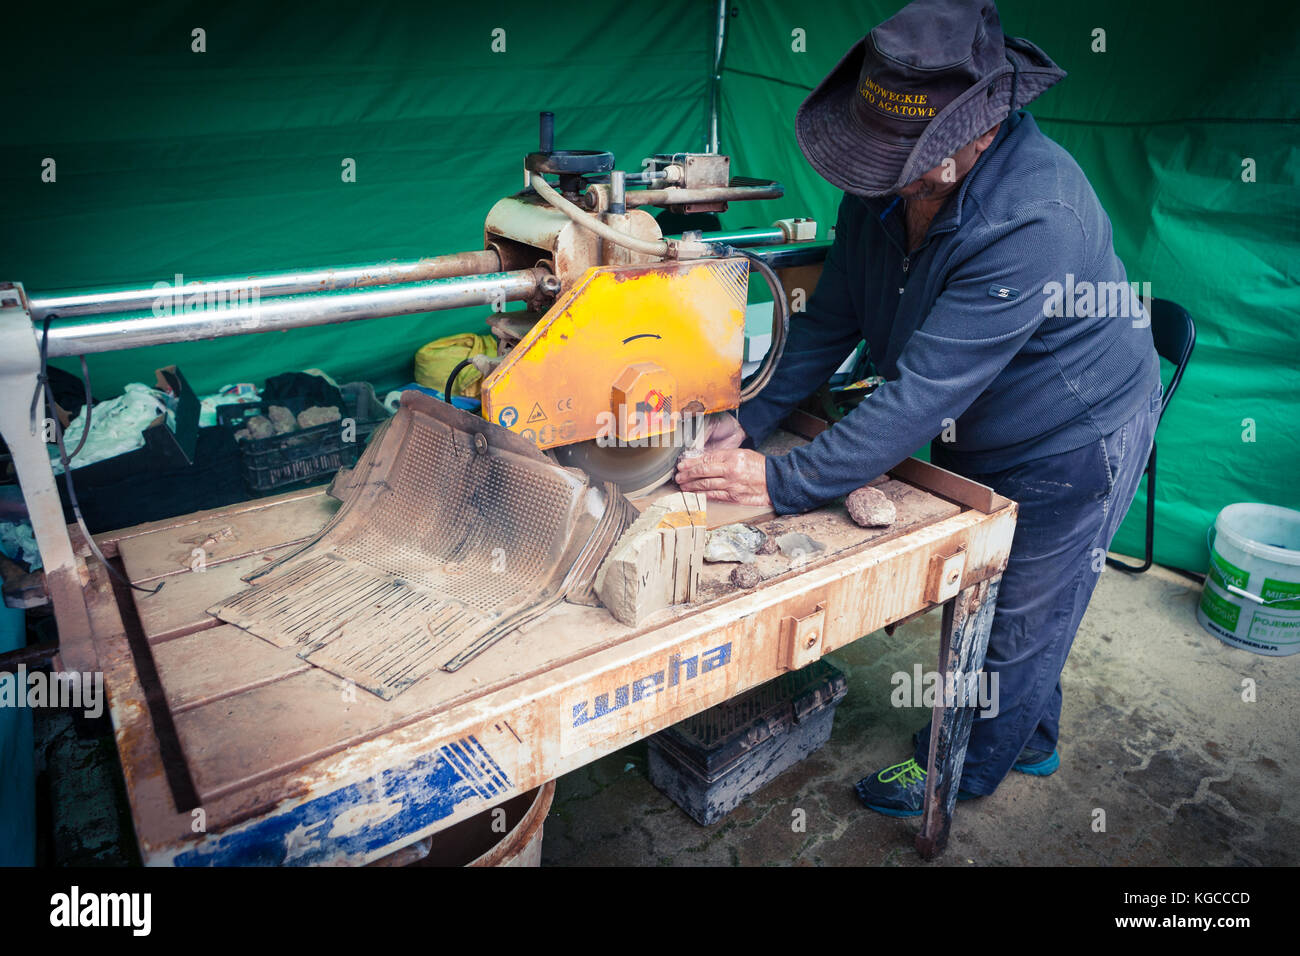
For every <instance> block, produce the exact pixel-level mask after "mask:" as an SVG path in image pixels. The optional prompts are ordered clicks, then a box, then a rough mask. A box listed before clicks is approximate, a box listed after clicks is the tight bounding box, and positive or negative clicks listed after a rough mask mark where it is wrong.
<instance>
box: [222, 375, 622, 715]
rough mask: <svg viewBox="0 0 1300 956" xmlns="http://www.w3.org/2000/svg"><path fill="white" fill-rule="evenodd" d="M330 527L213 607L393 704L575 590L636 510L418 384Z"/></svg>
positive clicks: (361, 466)
mask: <svg viewBox="0 0 1300 956" xmlns="http://www.w3.org/2000/svg"><path fill="white" fill-rule="evenodd" d="M334 493H335V494H337V495H338V497H340V498H341V500H342V501H343V504H342V507H341V508H340V509H339V511H338V512H337V513H336V514H335V516H334V518H333V519H332V520H331V521H330V522H329V523H328V524H327V525H326V527H325V528H324V529H323V530H322V531H321V533H320V534H319V535H318V536H317V537H315V538H314V539H312V540H311V541H309V542H308V543H307V544H306V545H304V546H303V547H302V548H300V549H298V550H297V551H295V552H294V553H292V554H290V555H288V556H287V557H285V558H283V559H281V560H280V561H278V562H276V563H275V564H274V565H272V566H270V567H269V568H267V569H264V570H263V571H262V572H260V573H259V574H258V575H257V576H256V579H255V583H254V585H253V587H251V588H249V589H246V590H244V591H241V592H239V593H238V594H235V595H232V596H231V597H229V598H227V599H225V600H224V601H221V602H219V603H218V604H217V605H215V606H213V607H212V608H209V613H211V614H214V615H216V616H217V617H219V618H220V619H221V620H223V621H227V622H229V623H231V624H236V625H238V626H239V627H242V628H245V629H246V630H248V631H251V632H252V633H253V634H256V635H257V636H259V637H261V638H264V639H265V640H268V641H270V642H271V643H273V644H276V645H279V646H282V647H298V648H300V649H299V651H298V656H300V657H302V658H303V659H304V660H307V661H309V662H310V663H312V664H315V665H317V666H319V667H322V668H324V669H325V670H328V671H331V672H332V673H335V674H338V675H339V676H341V677H344V678H346V679H348V680H351V681H354V682H355V683H356V684H358V685H359V686H361V687H364V688H366V689H367V690H370V691H372V692H373V693H375V694H377V695H379V696H380V697H383V698H385V699H391V698H392V697H393V696H395V695H396V694H399V693H401V692H402V691H403V690H405V689H406V688H408V687H410V686H411V685H412V684H414V683H415V682H416V681H418V680H420V679H421V678H422V677H424V676H426V675H427V674H429V673H431V672H432V671H435V670H437V669H438V668H442V669H446V670H455V669H457V668H459V667H460V666H462V665H463V664H465V662H467V661H469V660H471V659H472V658H473V657H474V656H476V655H477V654H479V653H482V651H483V650H485V649H486V648H487V647H489V646H491V644H492V643H493V642H495V641H497V640H500V639H501V638H502V637H503V636H504V635H506V634H507V633H509V632H510V631H512V630H513V629H515V628H516V627H518V626H519V625H520V624H522V623H524V622H525V621H527V620H529V619H531V618H533V617H535V616H536V615H538V614H540V613H542V612H543V611H544V610H546V609H547V608H549V607H551V606H553V605H554V604H556V603H558V602H559V601H561V600H563V599H564V598H565V597H570V596H571V597H573V598H574V599H575V600H580V601H583V603H587V602H588V601H589V600H590V584H591V577H592V572H594V569H595V567H596V566H597V565H598V564H599V562H600V560H601V559H602V558H603V557H604V555H605V553H606V552H607V551H608V550H609V547H610V545H611V544H612V543H613V542H614V541H615V540H616V539H617V538H618V536H619V534H621V533H622V531H623V528H624V527H625V526H626V524H627V522H628V517H629V515H630V514H633V513H634V512H633V510H632V507H631V505H630V504H629V503H628V502H627V501H626V499H624V498H623V497H622V495H620V494H619V493H618V491H617V489H616V488H615V487H614V486H613V485H609V484H606V485H604V486H603V487H593V486H592V484H591V482H590V480H589V479H588V478H587V477H586V475H584V474H583V473H582V472H580V471H577V470H575V469H569V468H561V467H559V466H558V465H556V464H555V463H554V462H552V461H551V460H550V459H549V458H547V457H546V456H545V455H543V454H542V453H541V452H540V451H538V450H537V448H536V447H535V446H534V445H533V444H532V443H530V442H526V441H524V440H523V439H521V438H519V437H518V436H517V435H515V434H514V433H513V432H510V431H508V430H507V429H504V428H501V427H500V426H497V425H493V424H491V423H490V422H487V421H484V420H483V419H481V418H478V417H477V416H474V415H470V414H468V413H465V412H462V411H460V410H459V409H456V408H453V407H452V406H450V405H448V404H446V403H445V402H440V401H438V400H436V399H434V398H431V397H429V396H427V395H423V394H421V393H419V392H415V391H408V392H406V393H405V394H404V395H403V398H402V407H401V408H400V409H399V411H398V412H397V414H396V415H395V416H394V417H393V418H392V419H391V420H390V421H389V422H388V423H386V425H385V426H384V427H383V431H382V432H380V433H377V434H376V435H375V436H374V437H373V438H372V439H371V443H370V446H369V447H368V448H367V449H366V453H365V455H363V456H362V459H361V461H360V462H358V464H357V467H356V469H355V470H354V471H353V472H352V473H350V474H349V475H347V476H346V477H345V478H344V479H343V480H341V481H339V482H337V483H336V487H335V489H334Z"/></svg>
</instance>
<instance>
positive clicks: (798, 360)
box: [739, 199, 862, 446]
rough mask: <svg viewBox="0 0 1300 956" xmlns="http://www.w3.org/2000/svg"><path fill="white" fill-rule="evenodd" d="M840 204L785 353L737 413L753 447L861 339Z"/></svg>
mask: <svg viewBox="0 0 1300 956" xmlns="http://www.w3.org/2000/svg"><path fill="white" fill-rule="evenodd" d="M846 204H847V199H846V200H845V201H842V202H841V203H840V211H839V217H838V220H837V223H836V227H835V241H834V242H832V243H831V247H830V250H829V251H828V252H827V254H826V262H825V264H824V265H823V267H822V274H821V278H820V279H819V280H818V282H817V289H816V290H815V291H814V292H813V294H812V295H811V296H810V297H809V298H808V301H807V308H806V309H805V310H804V311H802V312H795V313H792V314H791V316H790V324H789V327H788V332H787V335H786V342H785V351H784V353H782V355H781V360H780V362H778V363H777V367H776V371H775V372H774V373H773V375H772V379H771V381H769V382H768V383H767V386H766V387H765V388H764V389H763V390H762V391H761V392H759V393H758V395H757V396H755V397H754V398H752V399H750V400H749V401H748V402H746V403H745V404H744V405H743V406H742V407H741V409H740V413H739V418H740V424H741V426H742V427H743V428H744V429H745V434H746V435H748V436H749V442H750V443H752V445H753V446H757V445H759V444H760V443H761V442H762V441H763V439H765V438H767V436H768V435H770V434H771V433H772V432H773V430H775V428H776V426H777V425H778V424H779V423H780V421H781V419H783V418H785V416H786V415H787V414H789V412H790V410H791V409H792V408H794V407H795V406H796V405H798V404H799V403H800V402H802V401H803V400H804V399H805V398H807V397H808V396H809V395H811V394H812V393H813V392H814V391H815V390H816V389H817V388H819V387H820V386H821V384H822V383H823V382H825V381H826V380H827V379H828V378H829V377H830V375H831V373H832V372H834V371H835V369H837V368H838V367H839V366H840V364H841V363H842V362H843V361H844V359H845V358H847V357H848V354H849V352H850V351H852V350H853V348H854V346H856V345H857V344H858V342H859V341H860V340H861V338H862V327H861V321H860V318H859V316H858V315H857V312H856V310H855V309H854V307H853V299H852V296H851V294H850V286H849V283H850V282H851V281H855V280H856V281H861V277H860V276H856V277H851V276H850V274H849V272H848V271H847V270H846V269H845V257H846V253H845V249H846V245H847V243H848V241H849V239H850V238H851V236H850V234H849V232H848V231H847V230H849V229H851V228H852V227H851V225H850V224H849V223H847V222H846V218H847V217H846V215H845V207H846Z"/></svg>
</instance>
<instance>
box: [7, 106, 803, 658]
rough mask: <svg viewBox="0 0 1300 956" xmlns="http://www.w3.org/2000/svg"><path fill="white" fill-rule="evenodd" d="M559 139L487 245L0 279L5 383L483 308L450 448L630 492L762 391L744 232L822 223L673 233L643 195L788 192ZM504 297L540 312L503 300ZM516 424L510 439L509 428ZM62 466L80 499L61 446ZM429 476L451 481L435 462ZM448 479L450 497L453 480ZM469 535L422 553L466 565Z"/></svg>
mask: <svg viewBox="0 0 1300 956" xmlns="http://www.w3.org/2000/svg"><path fill="white" fill-rule="evenodd" d="M553 140H554V117H553V115H552V114H550V113H543V114H541V118H540V143H539V148H538V150H537V151H535V152H533V153H530V154H528V155H527V157H526V159H525V177H526V178H525V181H526V183H527V187H526V188H525V189H524V190H523V191H522V192H520V193H518V194H515V195H513V196H509V197H507V198H504V199H501V200H500V201H498V202H497V203H496V204H495V205H494V206H493V207H492V209H491V210H490V212H489V213H488V215H487V218H486V220H485V225H484V241H483V248H482V249H481V250H479V251H475V252H464V253H457V254H452V255H444V256H436V257H431V258H425V259H419V260H412V261H396V262H384V263H377V264H375V263H371V264H364V265H354V266H342V267H334V268H325V269H310V270H297V271H290V272H280V273H269V274H263V275H245V276H227V277H220V278H214V279H208V280H196V281H190V282H186V283H184V284H181V283H180V282H179V277H178V283H177V285H176V286H175V287H172V288H170V289H166V290H164V291H161V292H160V286H165V285H166V284H165V283H157V284H155V285H153V286H152V287H148V288H142V287H139V286H123V287H117V288H110V289H98V290H88V291H74V292H55V293H49V294H29V293H28V292H27V291H26V290H25V289H24V288H23V286H22V285H21V284H19V283H0V387H4V388H7V389H9V391H8V392H7V394H10V395H20V394H21V395H29V394H32V391H33V389H34V388H37V389H39V388H41V386H40V385H38V384H37V383H41V382H44V375H43V373H44V368H45V363H46V361H47V360H48V359H49V358H56V357H71V356H83V357H84V356H85V355H86V354H89V353H94V352H103V351H113V350H119V349H129V348H139V347H143V346H150V345H159V344H168V343H175V342H188V341H197V340H203V339H210V338H217V337H223V336H228V335H241V334H249V333H257V332H264V331H277V330H284V329H289V328H298V327H305V326H312V325H322V324H330V323H335V322H344V321H354V320H361V319H369V318H377V317H382V316H390V315H404V314H415V313H422V312H429V311H435V310H440V309H452V308H460V307H466V306H474V305H488V306H491V307H492V309H493V315H492V317H491V319H490V320H489V325H490V327H491V328H492V331H493V333H494V334H495V335H496V337H497V338H498V340H499V342H500V344H501V348H500V350H499V354H498V356H496V357H494V358H491V359H487V358H484V357H476V358H475V359H474V360H473V361H472V362H469V361H468V360H467V362H465V363H462V364H461V366H460V367H458V368H457V369H456V370H454V371H453V373H452V376H451V379H450V380H449V382H448V386H449V388H448V389H447V390H445V391H444V394H450V385H451V384H452V383H453V382H454V381H455V378H456V376H457V375H458V374H459V373H460V372H462V371H463V369H464V367H466V366H467V365H468V364H473V365H474V366H475V367H476V368H477V370H478V371H479V373H480V374H481V375H482V376H483V381H482V386H481V396H482V417H481V418H478V417H476V416H471V415H469V414H461V413H460V412H459V411H458V410H456V409H453V408H452V407H451V406H450V405H448V406H446V407H445V408H443V409H441V410H440V411H439V412H438V414H437V415H433V416H429V415H424V416H423V419H422V421H424V422H425V424H426V425H430V426H431V427H432V426H436V427H438V428H447V429H451V430H452V431H455V432H457V434H458V435H459V436H460V437H459V438H456V439H455V440H454V441H453V442H452V446H449V447H460V445H463V444H464V443H465V441H469V442H470V443H471V444H472V443H479V445H480V450H482V449H487V450H489V451H490V452H491V453H492V454H498V453H499V454H500V455H501V456H502V459H503V460H504V459H506V458H509V457H510V456H518V455H520V454H521V448H527V449H531V451H529V456H533V454H534V452H535V457H537V458H540V457H541V456H542V455H545V456H546V457H547V458H549V459H550V460H551V461H553V462H555V463H558V464H559V465H560V466H562V468H563V469H565V470H567V469H577V471H576V472H571V473H581V474H583V475H585V476H587V477H588V478H589V480H590V482H591V485H592V487H593V488H597V489H598V488H600V487H601V486H604V487H605V488H606V489H607V490H606V495H605V498H606V500H609V501H611V502H612V501H614V499H618V501H619V502H622V500H623V499H622V495H620V494H618V492H622V493H623V495H631V494H635V493H638V492H644V491H646V490H649V489H653V488H655V487H657V486H658V485H660V484H662V483H663V482H665V481H667V480H668V479H669V478H670V477H671V475H672V473H673V470H674V467H675V463H676V460H677V458H678V456H679V455H680V454H681V453H682V451H683V449H684V448H686V447H688V446H689V445H691V444H692V443H693V442H696V441H697V440H698V438H699V435H700V432H701V426H702V425H703V423H704V422H706V421H707V419H708V416H710V415H715V414H718V413H722V412H726V411H730V410H733V409H735V408H737V407H739V405H740V404H741V403H742V402H743V401H745V400H747V399H748V398H750V397H752V396H753V395H755V394H757V393H758V391H759V390H760V389H761V388H762V387H763V386H764V385H765V384H766V383H767V381H768V380H769V379H770V377H771V373H772V371H773V369H774V368H775V365H776V363H777V362H778V361H779V358H780V355H781V351H782V346H783V342H784V338H785V332H786V323H787V321H788V306H787V301H786V297H785V293H784V291H783V289H782V288H781V283H780V281H779V279H778V278H777V275H776V273H775V272H774V271H773V269H772V267H771V266H770V265H769V263H768V262H767V261H765V259H768V258H772V257H771V254H770V253H769V254H768V255H765V256H760V255H756V254H755V253H753V252H751V251H748V250H747V249H746V248H742V247H753V246H762V245H773V246H781V247H783V249H789V248H790V244H792V243H800V242H803V241H804V240H812V239H814V238H815V232H816V224H815V223H814V222H812V221H811V220H807V219H790V220H782V221H780V222H777V223H775V224H774V225H773V226H772V227H771V228H768V229H750V230H742V231H739V232H735V233H709V234H704V233H701V232H699V231H685V232H683V233H682V234H681V236H680V237H673V236H665V235H664V234H663V232H662V231H661V229H660V225H659V222H658V221H657V220H656V219H655V218H654V217H653V216H651V215H650V213H649V212H647V209H648V208H656V207H657V208H660V209H664V210H668V211H669V212H671V213H677V214H685V215H690V214H693V213H717V212H721V211H723V210H725V209H726V208H727V206H728V203H730V202H734V201H744V200H764V199H776V198H779V197H781V196H782V195H783V192H784V191H783V188H782V187H781V186H780V185H779V184H778V183H776V182H771V181H764V180H753V179H744V178H737V177H733V176H731V174H730V159H729V158H728V157H727V156H723V155H719V154H710V153H663V154H656V155H654V156H651V157H649V158H647V159H646V160H644V161H643V163H642V164H641V169H640V170H639V171H636V172H624V171H621V170H617V169H615V168H614V157H613V155H612V154H611V153H608V152H603V151H599V150H559V149H555V148H554V144H553ZM550 178H554V179H555V180H556V181H555V183H554V184H552V183H551V182H550V181H549V180H550ZM806 245H815V244H813V243H806ZM817 253H822V254H824V250H820V249H819V250H817V251H816V253H814V254H813V255H811V256H809V257H808V258H809V261H814V262H815V261H820V258H821V254H817ZM787 258H788V257H787ZM773 261H775V259H773ZM793 261H794V262H797V261H799V260H798V258H797V257H795V258H794V260H793ZM751 269H757V270H758V271H759V272H760V274H761V275H762V276H763V278H764V279H765V280H766V281H767V283H768V285H769V286H770V287H771V290H772V294H773V299H774V303H773V311H772V317H773V318H772V334H771V345H770V348H769V349H768V351H767V353H766V356H765V357H764V358H763V360H762V362H761V363H760V365H759V368H758V369H757V371H755V372H754V374H752V375H750V376H749V377H748V378H744V377H743V376H742V365H743V360H744V347H745V307H746V299H747V291H748V281H749V273H750V270H751ZM250 291H251V292H252V293H253V294H252V295H251V297H250V296H249V294H248V293H249V292H250ZM160 302H161V307H160ZM508 302H524V303H526V306H527V308H526V310H524V311H511V312H507V311H505V304H506V303H508ZM87 391H89V387H88V386H87ZM47 398H48V400H49V405H50V407H51V408H52V396H48V394H47ZM439 404H443V403H439ZM420 405H421V403H420V402H419V401H418V400H417V398H416V397H415V396H414V393H407V396H406V397H404V398H403V411H399V413H398V416H396V417H395V419H394V421H396V418H401V417H402V416H403V412H404V411H409V412H410V414H411V415H417V414H419V407H420ZM31 406H32V409H36V408H37V402H36V400H35V399H33V401H32V403H31ZM408 406H410V408H409V409H408ZM426 407H427V406H426ZM34 416H35V417H34ZM409 417H410V416H409V415H408V418H409ZM38 419H39V416H37V415H36V412H35V411H29V409H28V403H27V402H26V401H11V402H7V403H4V405H3V408H0V433H3V437H4V439H5V441H6V443H7V444H8V445H9V448H10V452H11V454H12V457H13V462H14V467H15V470H16V472H17V474H18V478H19V481H20V483H21V485H22V488H23V491H24V497H25V498H26V500H27V503H28V509H29V513H30V515H31V520H32V523H33V527H34V530H35V533H36V538H37V542H38V544H39V546H40V549H41V552H42V557H43V560H44V563H45V567H46V586H47V589H48V593H49V595H50V597H51V599H52V600H53V603H54V605H55V612H56V616H57V617H58V622H59V626H60V631H61V632H64V631H65V630H67V629H69V628H70V629H72V630H73V631H75V632H84V631H85V629H86V611H85V605H84V598H83V596H82V595H81V594H80V593H79V592H80V580H79V577H78V572H77V569H76V561H75V558H74V554H73V549H72V545H71V540H70V538H69V535H68V532H67V528H66V526H65V525H64V523H63V517H62V509H61V506H60V504H59V499H58V495H57V492H56V491H55V488H54V480H55V479H54V475H53V471H52V468H51V459H50V452H49V451H48V450H47V447H46V442H45V440H44V437H43V435H42V430H41V429H40V428H37V427H35V426H34V425H33V422H37V421H38ZM435 420H436V421H435ZM448 422H450V424H448ZM473 422H478V424H473ZM498 430H501V431H498ZM504 433H509V441H508V442H506V441H505V440H504V439H503V438H501V437H498V436H503V435H504ZM466 436H469V438H466ZM378 438H379V434H378V433H376V436H375V438H373V439H372V441H371V449H374V448H375V447H376V442H377V440H378ZM457 442H459V443H460V445H458V444H457ZM58 444H59V447H60V455H62V456H64V457H65V458H66V455H67V452H66V449H63V448H62V442H61V441H59V442H58ZM390 444H391V442H390ZM367 454H368V455H370V451H369V450H368V452H367ZM525 457H528V456H525ZM512 460H514V459H512ZM64 474H65V481H67V482H68V483H69V486H70V488H69V492H70V497H71V498H72V500H73V504H74V512H77V509H76V502H75V491H74V490H73V489H72V488H71V485H72V481H71V475H72V473H71V470H70V469H68V468H66V461H65V469H64ZM521 474H522V472H521ZM422 483H425V484H428V485H437V484H438V476H437V472H436V468H435V471H434V472H432V473H427V474H426V475H425V476H424V479H423V482H422ZM354 491H355V489H354ZM444 493H447V494H451V495H452V496H453V497H455V493H453V492H451V489H450V488H446V489H445V490H444ZM464 493H465V494H467V495H470V496H471V497H472V496H474V495H475V494H477V495H478V496H479V497H483V496H485V495H487V491H486V490H485V489H479V490H477V491H476V490H475V489H472V488H471V489H464ZM575 500H576V499H575ZM621 507H622V505H621V504H620V508H621ZM77 513H78V517H79V512H77ZM521 520H523V519H521ZM606 524H610V523H609V522H606ZM614 525H616V526H621V520H620V521H619V522H615V523H614ZM327 530H328V529H327ZM82 531H83V540H84V541H85V542H86V546H87V547H89V548H90V549H91V550H92V551H93V550H96V549H95V545H94V542H93V540H92V539H91V536H90V535H89V533H87V532H86V531H85V529H84V526H83V529H82ZM446 531H447V529H445V528H444V529H441V530H440V534H441V536H442V537H443V538H447V537H448V535H447V534H446V533H445V532H446ZM450 537H451V538H454V539H455V538H456V535H454V534H453V535H450ZM471 537H472V535H470V534H469V533H468V532H467V533H466V534H463V535H461V536H460V538H458V539H456V540H453V541H452V543H451V545H450V547H451V551H449V552H448V553H445V554H444V553H442V552H441V551H440V552H438V553H436V554H434V553H432V552H430V553H429V554H427V555H423V560H432V561H438V562H444V563H445V566H446V567H448V568H451V567H454V566H455V564H456V561H457V560H459V559H460V558H463V557H464V554H463V552H464V550H465V549H466V548H468V547H469V546H470V538H471ZM317 543H318V542H317ZM268 570H269V569H268ZM580 583H581V582H580ZM578 590H583V589H582V588H581V587H580V588H578ZM484 626H485V627H486V626H487V625H486V624H485V625H484ZM69 665H70V666H74V662H69ZM443 666H444V667H446V666H447V665H446V664H444V665H443Z"/></svg>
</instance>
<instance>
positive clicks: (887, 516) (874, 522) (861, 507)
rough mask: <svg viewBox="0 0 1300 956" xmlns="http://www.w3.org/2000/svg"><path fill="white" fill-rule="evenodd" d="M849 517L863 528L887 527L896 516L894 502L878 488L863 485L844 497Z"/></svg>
mask: <svg viewBox="0 0 1300 956" xmlns="http://www.w3.org/2000/svg"><path fill="white" fill-rule="evenodd" d="M844 507H845V508H847V509H848V511H849V517H850V518H852V519H853V520H854V521H856V522H857V523H858V524H860V525H862V527H864V528H887V527H889V526H890V525H891V524H893V523H894V521H895V520H896V519H897V518H898V510H897V509H896V508H895V507H894V503H893V502H892V501H890V500H889V498H887V497H886V496H885V493H884V492H883V491H881V490H880V489H879V488H872V487H871V486H869V485H863V486H862V487H861V488H859V489H857V490H856V491H853V492H850V494H849V496H848V497H847V498H845V499H844Z"/></svg>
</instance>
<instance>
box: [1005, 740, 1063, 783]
mask: <svg viewBox="0 0 1300 956" xmlns="http://www.w3.org/2000/svg"><path fill="white" fill-rule="evenodd" d="M1059 766H1061V755H1060V753H1059V752H1058V751H1055V750H1052V751H1047V750H1033V749H1031V748H1029V747H1026V748H1025V749H1024V750H1022V751H1020V756H1019V757H1017V758H1016V762H1015V763H1014V764H1012V765H1011V769H1012V770H1016V771H1018V772H1020V773H1027V774H1029V775H1030V776H1032V777H1050V776H1051V775H1052V774H1054V773H1056V769H1057V768H1058V767H1059Z"/></svg>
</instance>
